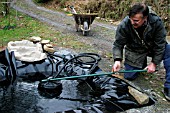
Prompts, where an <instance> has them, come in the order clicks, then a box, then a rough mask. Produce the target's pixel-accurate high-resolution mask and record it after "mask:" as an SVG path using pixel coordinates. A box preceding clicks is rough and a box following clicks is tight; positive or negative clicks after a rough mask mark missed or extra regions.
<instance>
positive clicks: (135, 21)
mask: <svg viewBox="0 0 170 113" xmlns="http://www.w3.org/2000/svg"><path fill="white" fill-rule="evenodd" d="M148 14H149V8H148V6H147V5H145V4H143V3H136V4H135V5H133V6H132V8H131V9H130V11H129V18H130V21H131V24H132V25H133V27H134V28H139V27H140V26H142V25H143V24H144V23H145V22H146V21H147V17H148Z"/></svg>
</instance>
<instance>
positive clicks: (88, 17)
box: [73, 13, 98, 36]
mask: <svg viewBox="0 0 170 113" xmlns="http://www.w3.org/2000/svg"><path fill="white" fill-rule="evenodd" d="M73 16H74V19H75V27H76V31H77V32H78V31H79V28H80V29H81V31H82V32H83V35H84V36H87V35H88V34H89V31H90V25H91V24H92V23H93V21H94V19H95V17H97V16H98V14H97V13H83V14H73Z"/></svg>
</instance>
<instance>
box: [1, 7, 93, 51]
mask: <svg viewBox="0 0 170 113" xmlns="http://www.w3.org/2000/svg"><path fill="white" fill-rule="evenodd" d="M0 23H1V24H0V46H1V47H2V46H6V45H7V43H8V42H9V41H16V40H23V39H29V38H30V37H32V36H39V37H41V38H42V39H45V40H47V39H49V40H51V42H52V43H53V44H54V45H57V46H62V47H68V48H74V49H81V48H86V49H88V48H90V47H89V46H87V45H85V44H84V43H81V42H79V41H77V40H76V39H75V37H74V36H68V35H65V34H62V33H60V32H59V31H56V30H54V28H52V27H49V26H48V25H47V24H46V23H42V22H40V21H38V20H36V19H34V18H32V17H29V16H27V15H25V14H22V13H17V16H16V12H15V11H14V10H11V11H10V18H9V16H7V17H2V16H0Z"/></svg>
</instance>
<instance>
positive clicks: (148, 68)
mask: <svg viewBox="0 0 170 113" xmlns="http://www.w3.org/2000/svg"><path fill="white" fill-rule="evenodd" d="M145 69H147V72H148V73H153V72H155V70H156V65H155V64H154V63H153V62H151V63H150V64H149V65H148V66H147V67H146V68H145Z"/></svg>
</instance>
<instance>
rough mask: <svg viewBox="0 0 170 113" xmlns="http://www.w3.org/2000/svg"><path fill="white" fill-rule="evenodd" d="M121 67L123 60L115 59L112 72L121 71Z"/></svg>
mask: <svg viewBox="0 0 170 113" xmlns="http://www.w3.org/2000/svg"><path fill="white" fill-rule="evenodd" d="M120 68H121V62H120V61H115V63H114V65H113V67H112V72H115V71H119V70H120Z"/></svg>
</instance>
